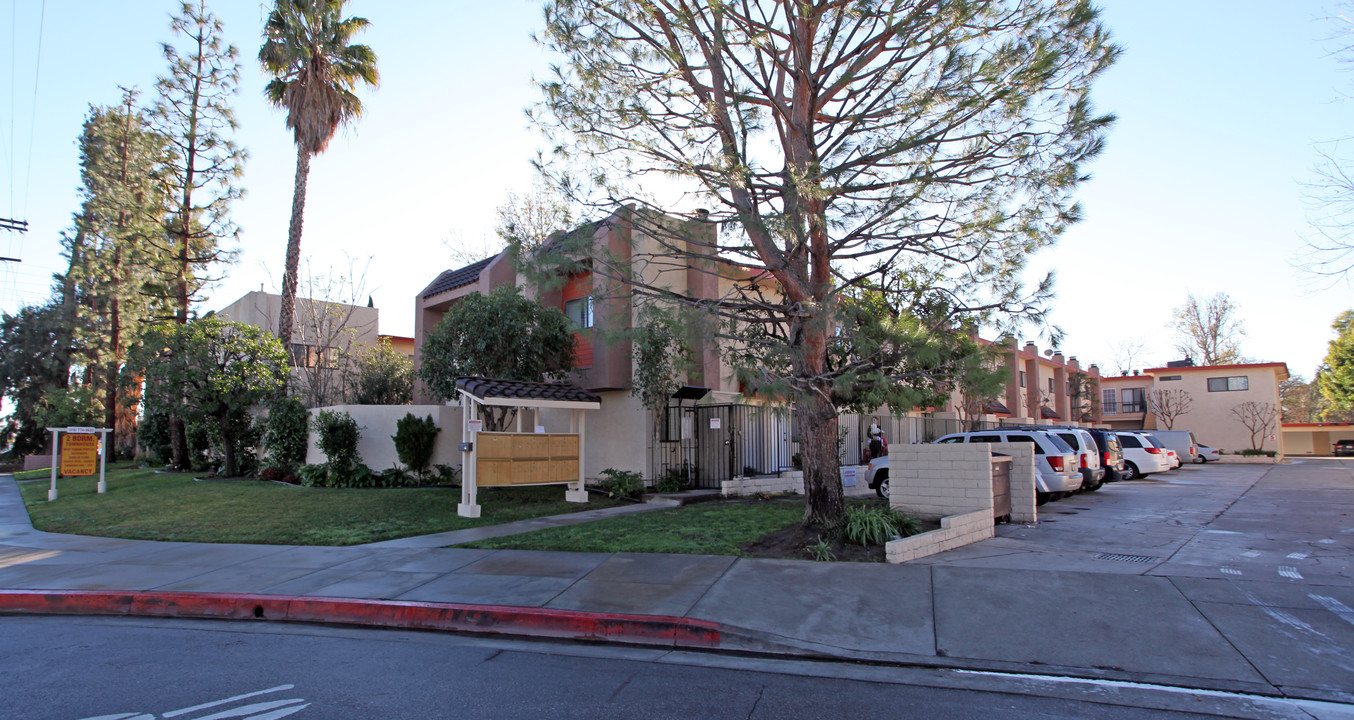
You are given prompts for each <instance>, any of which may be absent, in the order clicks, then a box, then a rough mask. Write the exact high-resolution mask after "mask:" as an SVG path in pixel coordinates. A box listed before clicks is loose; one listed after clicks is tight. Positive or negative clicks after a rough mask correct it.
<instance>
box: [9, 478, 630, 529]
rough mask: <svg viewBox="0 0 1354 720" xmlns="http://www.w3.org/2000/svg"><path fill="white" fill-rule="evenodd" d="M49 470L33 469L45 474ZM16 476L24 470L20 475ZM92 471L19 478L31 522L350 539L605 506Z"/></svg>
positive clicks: (514, 496) (511, 491) (522, 492)
mask: <svg viewBox="0 0 1354 720" xmlns="http://www.w3.org/2000/svg"><path fill="white" fill-rule="evenodd" d="M46 472H47V473H48V474H47V475H42V476H40V477H43V478H45V477H50V471H46ZM20 477H22V475H21V476H20ZM97 482H98V477H97V476H94V477H83V478H62V479H59V480H57V492H58V498H57V500H56V502H51V503H49V502H47V489H48V486H49V485H48V483H47V482H42V481H34V482H25V483H20V485H19V487H20V489H21V491H22V493H23V498H24V502H25V503H26V504H27V505H28V514H29V516H30V517H31V518H32V519H33V526H34V527H35V528H37V529H39V530H45V531H47V532H58V533H74V534H77V535H100V536H104V537H118V538H131V539H136V540H173V541H183V542H214V543H266V544H288V545H357V544H360V543H369V542H377V541H380V540H390V539H393V538H400V537H408V536H411V535H426V534H430V533H438V532H446V531H449V530H460V529H463V528H469V527H477V526H480V525H497V524H499V523H506V522H513V521H515V520H525V519H527V518H534V517H542V516H546V515H559V514H563V513H568V512H576V511H579V510H589V509H594V508H599V507H610V506H612V505H616V504H618V503H619V501H615V500H608V499H606V498H604V497H599V496H596V495H594V496H593V497H592V498H591V502H589V503H587V504H581V503H568V502H565V501H564V488H563V487H562V486H549V487H527V488H481V489H480V492H479V501H480V506H481V508H482V512H483V516H482V517H479V518H474V519H470V518H462V517H459V516H457V515H456V505H457V503H459V502H460V500H461V491H460V490H459V489H447V488H427V489H424V488H417V489H415V488H407V489H360V490H348V489H345V490H337V489H317V488H299V487H292V486H287V485H279V484H276V483H266V482H260V481H254V480H230V481H215V482H213V481H207V482H197V481H195V480H193V479H192V476H191V475H190V474H186V473H184V474H180V473H164V474H157V473H155V472H154V471H153V470H143V469H140V468H133V467H128V466H127V465H125V464H123V465H116V466H110V467H109V469H108V492H107V493H106V494H104V495H99V494H97V493H96V487H95V485H96V483H97Z"/></svg>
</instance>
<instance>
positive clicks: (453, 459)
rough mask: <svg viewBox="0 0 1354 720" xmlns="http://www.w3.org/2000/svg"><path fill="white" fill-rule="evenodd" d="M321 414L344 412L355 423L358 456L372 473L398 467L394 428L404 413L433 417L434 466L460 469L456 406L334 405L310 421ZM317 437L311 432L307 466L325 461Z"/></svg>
mask: <svg viewBox="0 0 1354 720" xmlns="http://www.w3.org/2000/svg"><path fill="white" fill-rule="evenodd" d="M320 410H329V411H332V412H346V413H348V414H349V415H351V416H352V417H353V419H354V420H356V421H357V427H358V429H359V430H360V431H361V433H362V435H361V439H359V440H358V442H357V453H358V455H359V456H360V457H361V459H362V462H363V463H364V464H365V465H366V466H367V467H369V468H371V469H373V470H385V469H386V468H390V467H394V466H395V465H396V464H398V463H399V459H400V458H399V455H398V454H396V452H395V441H394V440H392V439H391V438H392V436H394V435H395V424H396V423H397V422H399V420H400V418H403V417H404V416H405V414H406V413H413V414H414V417H420V418H422V417H427V416H429V415H431V416H432V418H433V422H434V423H436V424H437V427H438V428H439V429H441V432H439V433H437V442H436V443H435V444H434V446H433V459H432V464H433V465H451V466H452V467H457V468H459V467H460V466H461V453H460V451H459V450H457V449H456V445H457V444H458V443H460V442H461V429H462V428H463V427H464V425H463V423H462V419H461V408H460V407H459V406H456V405H335V406H333V407H327V408H315V409H313V410H311V411H310V414H311V417H312V418H314V416H315V415H316V414H317V413H318V412H319V411H320ZM318 443H319V435H318V434H317V433H316V432H315V430H314V428H313V421H312V429H311V431H310V446H309V447H308V448H307V449H306V462H307V463H312V464H318V463H322V462H324V461H325V457H324V453H323V452H321V451H320V448H319V445H318Z"/></svg>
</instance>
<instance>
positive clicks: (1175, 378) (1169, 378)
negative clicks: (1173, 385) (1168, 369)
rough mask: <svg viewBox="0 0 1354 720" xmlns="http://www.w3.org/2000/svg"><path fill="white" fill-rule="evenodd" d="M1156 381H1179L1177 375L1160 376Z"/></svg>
mask: <svg viewBox="0 0 1354 720" xmlns="http://www.w3.org/2000/svg"><path fill="white" fill-rule="evenodd" d="M1157 379H1158V380H1160V381H1162V382H1170V381H1172V380H1179V379H1180V376H1179V375H1162V376H1161V377H1159V378H1157Z"/></svg>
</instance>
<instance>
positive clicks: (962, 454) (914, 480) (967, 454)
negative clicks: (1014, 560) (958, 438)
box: [889, 443, 992, 524]
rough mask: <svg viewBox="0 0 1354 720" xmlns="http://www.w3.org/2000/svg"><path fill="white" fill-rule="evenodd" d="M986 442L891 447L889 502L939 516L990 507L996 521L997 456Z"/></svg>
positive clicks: (918, 513)
mask: <svg viewBox="0 0 1354 720" xmlns="http://www.w3.org/2000/svg"><path fill="white" fill-rule="evenodd" d="M990 447H992V446H991V445H988V444H985V443H971V444H965V443H947V444H944V445H890V446H889V505H890V506H892V507H893V508H895V509H897V510H900V511H902V512H905V513H908V514H909V515H916V516H918V517H923V518H928V519H936V518H944V517H947V516H950V515H962V514H964V513H967V512H970V511H973V510H977V509H981V508H985V509H986V510H987V514H988V523H989V524H991V520H992V456H991V454H990V450H989V448H990Z"/></svg>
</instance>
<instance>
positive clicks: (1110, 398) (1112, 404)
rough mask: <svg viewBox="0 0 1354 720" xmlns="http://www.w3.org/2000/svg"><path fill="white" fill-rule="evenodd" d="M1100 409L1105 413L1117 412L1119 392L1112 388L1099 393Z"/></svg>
mask: <svg viewBox="0 0 1354 720" xmlns="http://www.w3.org/2000/svg"><path fill="white" fill-rule="evenodd" d="M1100 404H1101V405H1102V406H1103V407H1101V410H1102V411H1104V412H1105V414H1107V415H1116V414H1118V413H1119V393H1118V392H1117V391H1115V390H1114V389H1113V388H1110V389H1108V390H1105V391H1103V392H1101V393H1100Z"/></svg>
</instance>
